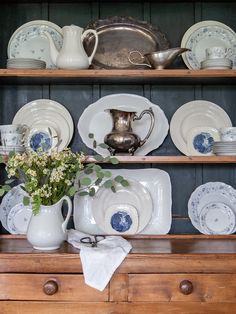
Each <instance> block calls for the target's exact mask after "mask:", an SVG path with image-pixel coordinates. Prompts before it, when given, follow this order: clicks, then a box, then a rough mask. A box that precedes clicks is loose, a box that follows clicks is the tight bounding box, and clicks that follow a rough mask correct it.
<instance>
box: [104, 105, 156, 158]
mask: <svg viewBox="0 0 236 314" xmlns="http://www.w3.org/2000/svg"><path fill="white" fill-rule="evenodd" d="M105 111H108V112H109V113H110V114H111V117H112V121H113V127H112V130H111V132H110V133H109V134H107V135H106V136H105V138H104V143H105V144H107V145H108V146H109V148H108V149H109V151H110V153H111V155H116V154H124V155H125V154H130V155H133V154H134V152H135V151H136V149H137V148H139V147H141V146H143V145H144V144H145V143H146V141H147V139H148V138H149V136H150V135H151V133H152V130H153V127H154V122H155V117H154V113H153V111H152V108H149V109H146V110H143V111H142V112H141V113H140V115H139V116H138V115H137V113H136V112H134V111H122V110H117V109H107V110H105ZM144 114H148V115H149V116H150V118H151V122H150V127H149V130H148V133H147V135H146V136H145V137H144V139H141V138H140V137H139V135H137V134H135V133H134V132H133V129H132V122H133V121H137V120H141V119H142V117H143V115H144Z"/></svg>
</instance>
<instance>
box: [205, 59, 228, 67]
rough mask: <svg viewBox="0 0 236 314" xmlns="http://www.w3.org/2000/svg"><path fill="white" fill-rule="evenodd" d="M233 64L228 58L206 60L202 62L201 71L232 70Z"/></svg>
mask: <svg viewBox="0 0 236 314" xmlns="http://www.w3.org/2000/svg"><path fill="white" fill-rule="evenodd" d="M232 66H233V62H232V60H230V59H227V58H223V59H221V58H216V59H206V60H204V61H202V62H201V69H231V68H232Z"/></svg>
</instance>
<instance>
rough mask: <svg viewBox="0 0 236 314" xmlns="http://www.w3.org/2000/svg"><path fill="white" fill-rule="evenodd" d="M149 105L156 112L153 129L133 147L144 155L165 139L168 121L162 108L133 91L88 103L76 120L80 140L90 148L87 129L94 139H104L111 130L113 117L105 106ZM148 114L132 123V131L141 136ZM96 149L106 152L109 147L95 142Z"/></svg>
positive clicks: (136, 107)
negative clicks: (101, 146)
mask: <svg viewBox="0 0 236 314" xmlns="http://www.w3.org/2000/svg"><path fill="white" fill-rule="evenodd" d="M150 107H151V108H152V109H153V112H154V116H155V124H154V128H153V131H152V133H151V135H150V137H149V139H148V140H147V142H146V143H145V144H144V145H143V146H142V147H140V148H138V149H137V150H136V151H135V153H134V154H135V155H146V154H148V153H149V152H151V151H152V150H154V149H156V148H158V147H159V146H160V145H161V144H162V143H163V141H164V139H165V137H166V135H167V133H168V129H169V124H168V121H167V118H166V116H165V114H164V112H163V110H162V109H161V108H160V107H159V106H158V105H155V104H153V103H151V102H150V101H149V100H148V99H147V98H144V97H141V96H138V95H133V94H114V95H108V96H105V97H102V98H100V99H99V100H98V101H96V102H95V103H93V104H91V105H89V106H88V107H87V108H86V109H85V110H84V112H83V113H82V115H81V117H80V119H79V121H78V131H79V134H80V136H81V138H82V140H83V142H84V143H85V144H86V145H87V146H88V147H89V148H92V149H93V145H92V144H93V141H91V139H89V138H88V134H89V133H93V134H94V135H95V139H96V141H97V143H103V142H104V137H105V135H106V134H108V133H110V132H111V129H112V118H111V116H110V114H109V113H108V112H105V109H111V108H113V109H121V110H125V111H135V112H137V113H140V112H141V111H143V110H144V109H148V108H150ZM149 125H150V122H149V117H147V116H144V117H143V118H142V119H141V120H139V121H135V122H134V123H133V124H132V128H133V131H134V133H136V134H138V135H139V136H140V138H141V139H143V138H144V137H145V136H146V134H147V132H148V129H149ZM95 151H96V152H97V153H99V154H101V155H103V156H104V155H108V151H107V150H104V149H102V148H100V147H98V146H97V148H96V149H95Z"/></svg>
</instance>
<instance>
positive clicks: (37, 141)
mask: <svg viewBox="0 0 236 314" xmlns="http://www.w3.org/2000/svg"><path fill="white" fill-rule="evenodd" d="M30 148H31V149H32V150H34V151H35V152H36V151H42V152H46V151H48V150H50V149H51V148H52V138H51V136H50V135H49V134H48V133H46V132H37V133H34V134H33V135H32V136H31V138H30Z"/></svg>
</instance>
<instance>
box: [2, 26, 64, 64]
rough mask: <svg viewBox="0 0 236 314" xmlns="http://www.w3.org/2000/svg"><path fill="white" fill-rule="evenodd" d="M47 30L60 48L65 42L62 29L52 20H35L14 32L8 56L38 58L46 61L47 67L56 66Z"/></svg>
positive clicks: (8, 48) (9, 44)
mask: <svg viewBox="0 0 236 314" xmlns="http://www.w3.org/2000/svg"><path fill="white" fill-rule="evenodd" d="M45 32H49V33H50V34H51V36H52V38H53V40H54V43H55V45H56V47H57V49H58V50H60V49H61V47H62V42H63V36H62V29H61V28H60V27H59V26H58V25H56V24H54V23H52V22H49V21H44V20H35V21H30V22H28V23H25V24H23V25H22V26H20V27H19V28H18V29H17V30H16V31H15V32H14V33H13V34H12V36H11V38H10V40H9V43H8V47H7V54H8V58H33V59H38V60H42V61H45V62H46V67H47V68H55V65H54V64H53V62H52V60H51V57H50V48H49V41H48V39H47V37H46V36H45V34H44V33H45Z"/></svg>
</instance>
